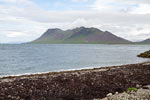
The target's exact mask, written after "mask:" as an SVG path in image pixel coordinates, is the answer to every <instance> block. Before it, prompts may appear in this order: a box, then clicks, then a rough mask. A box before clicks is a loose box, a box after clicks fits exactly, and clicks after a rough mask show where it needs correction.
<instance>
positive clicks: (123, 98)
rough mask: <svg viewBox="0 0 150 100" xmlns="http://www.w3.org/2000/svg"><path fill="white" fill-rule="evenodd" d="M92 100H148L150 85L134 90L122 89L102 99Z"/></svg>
mask: <svg viewBox="0 0 150 100" xmlns="http://www.w3.org/2000/svg"><path fill="white" fill-rule="evenodd" d="M93 100H150V85H147V86H144V87H142V88H139V89H137V90H136V91H130V92H127V91H124V92H123V93H120V94H117V93H116V94H114V95H111V96H107V97H105V98H103V99H93Z"/></svg>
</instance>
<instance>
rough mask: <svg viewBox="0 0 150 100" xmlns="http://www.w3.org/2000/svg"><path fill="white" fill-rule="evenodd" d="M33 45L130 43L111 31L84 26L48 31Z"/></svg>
mask: <svg viewBox="0 0 150 100" xmlns="http://www.w3.org/2000/svg"><path fill="white" fill-rule="evenodd" d="M32 43H70V44H71V43H130V41H128V40H125V39H123V38H120V37H118V36H115V35H114V34H112V33H111V32H109V31H101V30H99V29H98V28H94V27H91V28H87V27H84V26H81V27H77V28H74V29H69V30H66V31H63V30H61V29H59V28H53V29H48V30H47V31H46V32H45V33H44V34H43V35H42V36H41V37H40V38H38V39H37V40H35V41H33V42H32Z"/></svg>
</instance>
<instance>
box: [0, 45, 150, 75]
mask: <svg viewBox="0 0 150 100" xmlns="http://www.w3.org/2000/svg"><path fill="white" fill-rule="evenodd" d="M147 50H150V45H127V44H124V45H111V44H106V45H104V44H0V77H4V76H12V75H24V74H33V73H45V72H54V71H66V70H76V69H87V68H97V67H109V66H114V65H124V64H134V63H141V62H149V61H150V59H146V58H139V57H137V55H138V54H139V53H141V52H144V51H147Z"/></svg>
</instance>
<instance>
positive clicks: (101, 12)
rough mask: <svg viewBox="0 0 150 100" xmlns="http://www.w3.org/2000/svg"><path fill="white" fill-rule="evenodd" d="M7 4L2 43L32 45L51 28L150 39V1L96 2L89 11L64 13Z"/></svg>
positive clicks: (1, 9) (2, 9)
mask: <svg viewBox="0 0 150 100" xmlns="http://www.w3.org/2000/svg"><path fill="white" fill-rule="evenodd" d="M1 1H2V0H1ZM86 1H87V0H85V1H84V0H83V1H82V2H86ZM3 2H4V4H0V31H1V32H0V42H10V41H22V40H23V41H31V40H34V39H36V38H38V37H39V36H40V35H42V33H43V32H44V31H46V30H47V29H48V28H56V27H57V28H62V29H70V28H75V27H79V26H86V27H97V28H99V29H101V30H104V31H105V30H108V31H110V32H112V33H114V34H115V35H118V36H121V37H123V38H126V39H129V40H133V41H136V40H142V39H146V38H148V37H149V35H145V34H148V33H150V30H149V29H150V14H149V13H150V12H149V11H150V8H149V4H150V2H149V1H148V0H132V2H131V0H94V2H93V3H92V4H91V5H89V8H88V10H64V11H62V10H44V9H42V8H40V7H39V6H38V5H37V4H36V3H35V2H33V1H32V0H19V1H18V0H3ZM43 2H44V1H43ZM74 2H76V3H77V2H80V1H78V0H75V1H74Z"/></svg>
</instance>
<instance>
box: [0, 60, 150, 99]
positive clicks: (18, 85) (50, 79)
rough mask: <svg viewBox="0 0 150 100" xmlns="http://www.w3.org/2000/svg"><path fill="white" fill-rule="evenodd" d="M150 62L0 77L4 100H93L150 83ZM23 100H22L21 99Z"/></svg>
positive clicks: (0, 93)
mask: <svg viewBox="0 0 150 100" xmlns="http://www.w3.org/2000/svg"><path fill="white" fill-rule="evenodd" d="M149 79H150V62H144V63H138V64H127V65H121V66H111V67H100V68H92V69H82V70H72V71H61V72H49V73H42V74H30V75H21V76H8V77H3V78H0V99H1V98H3V99H2V100H5V99H11V100H19V99H23V100H27V99H38V98H41V99H42V98H45V99H43V100H58V99H60V100H80V99H82V100H92V99H94V98H104V97H105V96H106V95H107V94H108V93H115V92H119V93H121V92H123V91H125V90H126V89H127V88H129V87H135V86H136V85H137V84H138V85H142V86H144V85H149V84H150V80H149ZM17 98H19V99H17Z"/></svg>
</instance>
